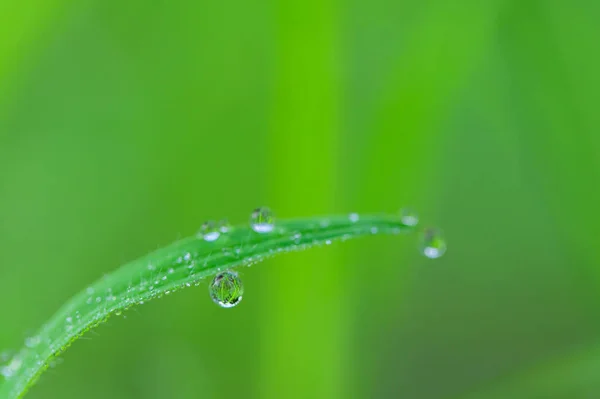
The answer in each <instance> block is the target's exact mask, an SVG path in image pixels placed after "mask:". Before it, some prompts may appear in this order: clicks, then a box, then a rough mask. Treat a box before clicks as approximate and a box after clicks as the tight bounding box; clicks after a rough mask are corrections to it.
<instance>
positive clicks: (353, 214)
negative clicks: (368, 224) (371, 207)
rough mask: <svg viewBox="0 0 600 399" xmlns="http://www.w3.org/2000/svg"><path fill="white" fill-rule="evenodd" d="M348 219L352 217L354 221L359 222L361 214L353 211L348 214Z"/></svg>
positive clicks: (351, 219)
mask: <svg viewBox="0 0 600 399" xmlns="http://www.w3.org/2000/svg"><path fill="white" fill-rule="evenodd" d="M348 219H350V221H351V222H352V223H356V222H358V219H360V216H358V213H351V214H350V215H348Z"/></svg>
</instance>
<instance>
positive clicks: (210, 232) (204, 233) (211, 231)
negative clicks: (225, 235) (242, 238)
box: [198, 221, 221, 241]
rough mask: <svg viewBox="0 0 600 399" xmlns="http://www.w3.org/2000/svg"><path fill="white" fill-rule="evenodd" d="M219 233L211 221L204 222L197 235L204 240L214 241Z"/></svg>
mask: <svg viewBox="0 0 600 399" xmlns="http://www.w3.org/2000/svg"><path fill="white" fill-rule="evenodd" d="M220 235H221V232H220V231H219V229H218V228H217V226H216V225H215V222H213V221H208V222H204V223H203V224H202V226H201V227H200V231H199V232H198V236H199V237H201V238H203V239H204V241H216V240H217V239H218V238H219V236H220Z"/></svg>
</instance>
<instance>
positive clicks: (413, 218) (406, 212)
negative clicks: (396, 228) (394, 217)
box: [400, 208, 419, 226]
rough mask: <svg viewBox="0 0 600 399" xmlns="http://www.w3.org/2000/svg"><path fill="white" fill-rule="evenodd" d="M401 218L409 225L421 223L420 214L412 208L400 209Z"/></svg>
mask: <svg viewBox="0 0 600 399" xmlns="http://www.w3.org/2000/svg"><path fill="white" fill-rule="evenodd" d="M400 220H401V221H402V223H404V224H405V225H407V226H416V225H417V224H418V223H419V215H418V214H417V213H416V212H415V211H414V210H412V209H410V208H403V209H402V210H401V211H400Z"/></svg>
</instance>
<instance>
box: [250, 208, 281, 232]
mask: <svg viewBox="0 0 600 399" xmlns="http://www.w3.org/2000/svg"><path fill="white" fill-rule="evenodd" d="M250 227H252V230H254V231H256V232H257V233H270V232H272V231H273V229H274V228H275V216H274V215H273V212H272V211H271V209H269V208H267V207H266V206H263V207H261V208H257V209H255V210H254V212H252V215H250Z"/></svg>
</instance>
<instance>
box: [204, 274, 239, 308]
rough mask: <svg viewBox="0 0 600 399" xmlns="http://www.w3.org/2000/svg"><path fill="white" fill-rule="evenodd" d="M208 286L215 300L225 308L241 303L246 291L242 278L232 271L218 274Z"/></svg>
mask: <svg viewBox="0 0 600 399" xmlns="http://www.w3.org/2000/svg"><path fill="white" fill-rule="evenodd" d="M208 288H209V292H210V297H211V298H212V300H213V302H214V303H216V304H217V305H219V306H221V307H223V308H232V307H234V306H235V305H237V304H238V303H240V301H241V300H242V294H243V293H244V286H243V284H242V280H241V279H240V278H239V277H238V275H237V273H235V272H232V271H226V272H223V273H219V274H217V275H216V276H215V278H214V279H213V281H212V282H211V283H210V286H209V287H208Z"/></svg>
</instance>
